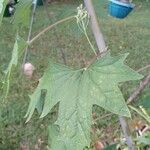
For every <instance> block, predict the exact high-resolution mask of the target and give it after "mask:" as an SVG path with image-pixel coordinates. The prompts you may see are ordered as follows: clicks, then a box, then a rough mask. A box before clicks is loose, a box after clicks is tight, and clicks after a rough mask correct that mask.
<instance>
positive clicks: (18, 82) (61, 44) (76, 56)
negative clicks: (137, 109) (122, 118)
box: [0, 0, 150, 150]
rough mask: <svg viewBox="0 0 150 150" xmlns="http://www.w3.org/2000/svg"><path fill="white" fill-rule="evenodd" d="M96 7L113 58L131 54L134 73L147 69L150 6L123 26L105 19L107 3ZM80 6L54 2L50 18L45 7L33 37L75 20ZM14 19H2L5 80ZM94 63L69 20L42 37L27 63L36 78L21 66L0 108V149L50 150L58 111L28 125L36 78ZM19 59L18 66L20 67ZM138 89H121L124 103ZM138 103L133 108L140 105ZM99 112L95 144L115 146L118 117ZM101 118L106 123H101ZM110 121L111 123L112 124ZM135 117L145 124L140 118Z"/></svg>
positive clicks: (144, 6) (38, 13)
mask: <svg viewBox="0 0 150 150" xmlns="http://www.w3.org/2000/svg"><path fill="white" fill-rule="evenodd" d="M94 2H95V3H94V4H95V8H96V12H97V15H98V16H99V21H100V24H101V26H102V31H103V33H104V35H105V40H106V41H107V45H108V47H109V49H110V50H111V53H112V55H116V54H117V55H118V54H123V53H127V52H129V53H130V55H129V57H128V58H127V64H128V65H129V66H131V67H132V68H134V69H135V70H138V69H139V68H141V67H143V66H145V65H147V64H149V63H150V59H149V58H150V54H149V48H150V47H149V35H150V33H149V27H150V20H149V19H148V18H149V13H150V10H149V7H150V3H149V2H145V1H144V2H139V1H135V3H136V9H135V11H134V12H133V13H132V14H131V15H130V16H129V17H128V18H127V19H125V20H122V21H120V20H116V19H114V18H111V17H110V16H108V15H107V2H105V1H101V2H98V1H97V0H95V1H94ZM78 5H79V3H78V2H67V3H66V4H64V3H53V4H51V5H49V6H48V10H49V14H48V16H47V13H46V11H45V9H44V8H43V7H38V8H37V11H36V16H35V24H34V28H33V36H34V35H36V34H37V33H38V32H39V30H41V28H44V27H46V26H47V25H49V24H50V23H51V24H52V23H54V22H56V20H60V19H62V18H65V17H67V16H70V15H72V14H73V13H74V11H75V10H76V7H77V6H78ZM10 20H11V19H10V18H4V19H3V24H2V26H1V27H0V29H1V30H0V37H2V38H1V39H0V56H1V57H0V62H1V63H0V64H1V65H0V70H1V74H0V77H1V78H3V75H4V74H3V70H5V69H6V68H7V66H8V63H9V60H10V58H11V52H12V47H13V44H14V42H15V38H16V37H15V36H14V35H15V29H13V28H12V24H10ZM19 21H20V20H19ZM21 31H22V32H21V33H20V34H21V36H22V37H24V39H26V37H27V33H28V29H27V28H25V27H24V28H23V30H21ZM88 34H89V36H90V39H91V41H92V43H93V45H94V46H95V47H96V45H95V42H94V39H93V37H92V34H91V31H90V29H89V30H88ZM92 58H93V53H92V51H91V48H90V46H89V44H88V42H87V39H86V38H85V36H84V34H82V33H81V32H80V30H79V28H78V26H77V25H76V22H75V21H74V22H73V21H71V20H70V21H69V22H66V23H63V24H61V25H59V26H58V27H57V28H55V29H53V30H50V31H49V32H47V33H46V34H44V35H43V36H41V38H40V39H38V40H37V41H36V42H35V43H34V44H33V45H32V46H31V47H30V51H29V55H28V58H27V59H28V61H29V62H31V63H32V64H34V66H35V68H36V71H35V73H34V75H33V77H32V79H30V80H29V79H26V78H25V77H24V76H22V75H21V74H20V71H21V69H20V68H21V64H20V65H18V67H17V68H18V69H15V70H13V73H12V74H11V76H12V78H11V84H10V91H9V95H8V98H7V101H5V102H3V103H2V104H1V106H0V113H1V116H0V135H1V137H0V149H4V150H5V149H23V147H29V148H30V149H46V147H47V144H48V141H47V127H48V125H49V124H50V123H51V122H54V121H55V120H56V116H57V107H55V108H54V109H53V110H52V111H51V113H50V114H49V115H48V117H46V118H42V119H39V117H38V114H34V116H33V117H32V119H31V120H30V122H29V123H27V124H26V123H25V121H26V120H25V119H24V115H25V114H26V110H27V107H28V104H29V97H28V95H30V94H31V93H33V91H34V90H35V88H36V87H37V84H38V79H39V78H41V76H42V75H43V72H44V71H45V70H46V68H47V67H48V63H49V61H55V62H57V63H67V65H68V66H70V67H74V68H77V69H79V68H81V67H84V66H85V65H87V64H88V63H89V61H90V60H91V59H92ZM21 60H22V59H20V60H19V61H20V62H21ZM17 70H18V71H17ZM147 73H148V71H147V70H144V71H143V72H142V74H143V75H146V74H147ZM137 84H138V81H135V82H128V83H125V84H121V85H120V87H121V89H122V92H123V94H124V96H125V98H126V99H127V97H128V96H129V95H130V94H131V92H132V91H133V89H134V88H135V86H136V85H137ZM149 89H150V88H149V87H148V88H146V90H145V91H144V94H143V95H141V97H140V98H139V100H138V103H139V104H141V103H142V99H144V97H147V95H148V94H147V93H148V92H147V91H149ZM138 103H136V104H135V105H136V106H138V105H139V104H138ZM148 110H149V108H148ZM95 112H96V116H100V117H99V118H97V119H96V121H95V124H94V129H95V128H96V130H97V131H98V132H99V133H98V132H96V134H94V136H93V141H94V140H95V141H96V140H97V139H99V138H100V139H102V140H103V139H106V137H109V138H108V141H107V142H108V143H111V142H112V141H114V139H115V138H116V139H117V138H118V137H120V131H119V130H118V126H119V125H118V117H117V116H115V115H113V117H112V116H108V117H107V118H106V117H105V115H108V112H107V111H106V110H103V109H100V108H99V107H96V106H95V107H94V108H93V113H95ZM132 114H133V117H134V116H136V114H134V113H132ZM101 117H102V118H103V117H104V118H105V119H104V120H102V119H101ZM110 118H112V119H111V120H110ZM137 118H139V119H141V118H140V117H137ZM141 120H142V119H141ZM142 121H143V120H142ZM105 125H107V127H105ZM107 134H109V135H107Z"/></svg>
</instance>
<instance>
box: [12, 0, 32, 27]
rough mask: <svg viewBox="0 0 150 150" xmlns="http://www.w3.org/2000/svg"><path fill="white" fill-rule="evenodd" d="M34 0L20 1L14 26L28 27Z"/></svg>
mask: <svg viewBox="0 0 150 150" xmlns="http://www.w3.org/2000/svg"><path fill="white" fill-rule="evenodd" d="M31 6H32V0H21V1H19V3H18V5H17V7H16V12H15V15H14V21H13V23H14V26H15V27H20V26H22V27H28V26H29V22H30V14H31Z"/></svg>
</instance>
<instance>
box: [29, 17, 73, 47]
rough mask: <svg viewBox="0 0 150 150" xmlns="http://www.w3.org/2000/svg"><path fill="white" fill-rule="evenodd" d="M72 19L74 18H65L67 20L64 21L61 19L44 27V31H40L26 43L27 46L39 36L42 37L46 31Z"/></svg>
mask: <svg viewBox="0 0 150 150" xmlns="http://www.w3.org/2000/svg"><path fill="white" fill-rule="evenodd" d="M73 18H75V16H70V17H67V18H65V19H62V20H59V21H57V22H56V23H54V24H52V25H49V26H48V27H46V28H45V29H44V30H42V31H41V32H40V33H39V34H37V35H36V36H35V37H34V38H33V39H32V40H30V41H29V42H28V44H29V45H30V44H32V43H33V42H34V41H36V40H37V39H38V38H39V37H40V36H41V35H43V34H44V33H45V32H47V31H48V30H50V29H52V28H53V27H55V26H57V25H58V24H60V23H63V22H65V21H68V20H70V19H73Z"/></svg>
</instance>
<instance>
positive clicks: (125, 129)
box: [119, 116, 135, 150]
mask: <svg viewBox="0 0 150 150" xmlns="http://www.w3.org/2000/svg"><path fill="white" fill-rule="evenodd" d="M119 121H120V124H121V127H122V130H123V134H124V136H125V138H126V143H127V145H128V149H129V150H135V146H134V143H133V140H132V137H131V136H130V130H129V127H128V124H127V122H126V119H125V117H121V116H120V117H119Z"/></svg>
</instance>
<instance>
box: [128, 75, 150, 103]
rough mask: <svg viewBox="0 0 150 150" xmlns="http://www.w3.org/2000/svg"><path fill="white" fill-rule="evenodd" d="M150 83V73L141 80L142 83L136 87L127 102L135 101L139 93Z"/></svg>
mask: <svg viewBox="0 0 150 150" xmlns="http://www.w3.org/2000/svg"><path fill="white" fill-rule="evenodd" d="M149 83H150V74H149V75H147V76H146V77H145V79H144V80H143V81H141V82H140V85H139V86H138V87H137V88H136V89H135V91H134V92H133V93H132V94H131V95H130V97H129V98H128V100H127V104H129V103H131V102H133V101H134V100H135V99H136V98H137V97H138V96H139V94H140V93H141V92H142V91H143V90H144V89H145V87H146V86H147V85H148V84H149Z"/></svg>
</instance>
